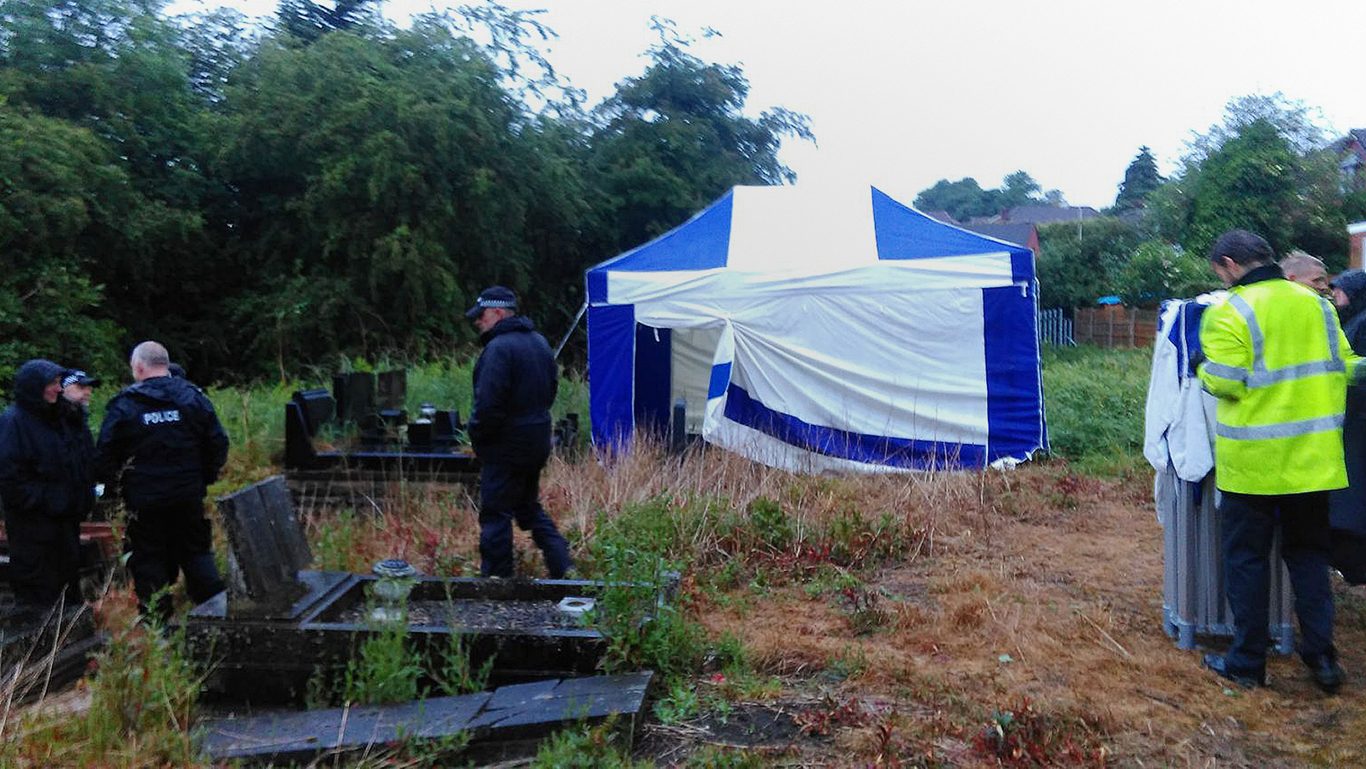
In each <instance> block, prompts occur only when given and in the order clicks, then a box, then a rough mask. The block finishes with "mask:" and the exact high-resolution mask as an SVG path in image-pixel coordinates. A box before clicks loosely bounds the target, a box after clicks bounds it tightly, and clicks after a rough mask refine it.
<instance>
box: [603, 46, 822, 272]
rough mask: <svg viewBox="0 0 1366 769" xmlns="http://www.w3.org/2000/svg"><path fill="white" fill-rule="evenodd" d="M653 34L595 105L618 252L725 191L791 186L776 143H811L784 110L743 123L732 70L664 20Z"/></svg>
mask: <svg viewBox="0 0 1366 769" xmlns="http://www.w3.org/2000/svg"><path fill="white" fill-rule="evenodd" d="M655 29H656V31H657V32H658V33H659V35H660V42H659V44H658V45H656V46H654V47H653V48H652V49H651V51H650V57H651V64H650V66H649V68H648V69H647V70H646V71H645V73H644V74H643V75H641V76H640V77H635V78H627V79H626V80H624V81H622V82H621V83H620V84H618V86H617V92H616V94H614V95H613V96H612V97H611V98H609V99H608V100H607V101H606V102H605V103H604V104H603V105H602V106H601V107H600V108H599V109H598V111H597V118H598V121H599V125H600V127H599V128H598V130H597V131H596V132H595V133H594V135H593V137H592V141H591V143H592V146H593V156H592V164H593V170H594V172H595V173H596V174H597V175H598V178H599V180H600V183H601V185H602V189H603V192H604V194H605V195H607V197H608V208H609V211H608V217H609V220H610V228H611V230H612V231H613V233H614V234H615V245H616V246H617V247H628V246H634V245H637V244H639V243H640V242H642V241H644V240H646V239H648V238H651V237H654V236H656V235H659V234H661V233H663V232H665V231H666V230H668V229H671V228H672V227H675V226H677V225H679V224H682V223H683V222H684V221H685V220H686V219H687V218H688V216H690V215H691V214H692V213H694V212H696V211H697V210H698V209H699V208H701V207H702V206H704V205H706V204H707V203H709V202H711V201H712V200H713V199H715V198H716V197H717V196H718V195H720V194H721V193H722V192H724V191H725V190H727V189H729V188H730V187H732V186H734V185H737V184H781V183H784V182H791V181H794V180H795V179H796V175H795V174H793V173H792V171H791V169H789V168H787V167H786V166H784V165H783V164H782V162H781V161H779V159H778V148H779V147H780V145H781V144H782V140H783V138H784V137H789V136H790V137H795V138H799V139H811V138H812V134H811V130H810V126H809V124H808V120H807V118H806V116H804V115H801V114H798V113H795V112H792V111H789V110H786V109H781V108H775V109H770V110H767V111H765V112H763V113H762V114H761V115H760V116H759V117H758V118H757V119H752V118H749V117H746V116H745V115H744V114H743V109H744V107H745V100H746V98H747V97H748V95H749V81H747V80H746V79H745V76H744V73H743V72H742V71H741V70H740V68H739V67H736V66H723V65H719V64H707V63H705V62H703V61H702V60H701V59H698V58H697V57H696V56H693V55H692V54H691V53H689V51H688V43H689V41H688V40H687V39H685V38H682V37H680V36H678V35H677V34H676V33H675V31H674V29H673V26H672V24H671V23H670V22H667V21H663V20H658V19H656V20H655Z"/></svg>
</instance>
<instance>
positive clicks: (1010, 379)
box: [982, 283, 1048, 462]
mask: <svg viewBox="0 0 1366 769" xmlns="http://www.w3.org/2000/svg"><path fill="white" fill-rule="evenodd" d="M1036 290H1037V289H1036V284H1034V283H1031V284H1030V285H1029V292H1028V293H1026V292H1025V291H1023V290H1021V288H1019V287H1017V286H1005V287H1002V288H987V289H983V290H982V312H983V315H984V317H985V320H986V327H987V329H989V331H988V333H987V334H986V336H985V338H984V339H983V342H984V343H985V344H986V364H987V445H988V447H989V449H990V453H989V455H988V457H987V461H988V462H995V461H996V460H998V459H1003V458H1006V457H1013V458H1016V459H1023V458H1024V457H1027V456H1028V455H1029V453H1030V452H1031V451H1033V450H1034V449H1035V448H1038V447H1043V448H1045V449H1047V448H1048V438H1047V436H1046V435H1044V434H1043V412H1042V408H1043V404H1042V403H1041V392H1042V390H1041V387H1042V384H1041V379H1040V369H1039V350H1038V337H1037V334H1036V331H1035V326H1034V308H1035V304H1034V303H1035V292H1036Z"/></svg>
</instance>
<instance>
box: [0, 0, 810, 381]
mask: <svg viewBox="0 0 1366 769" xmlns="http://www.w3.org/2000/svg"><path fill="white" fill-rule="evenodd" d="M372 8H373V6H371V5H369V4H368V3H367V2H356V1H354V0H352V1H349V2H347V3H338V4H335V5H327V4H323V3H314V2H311V0H285V1H284V2H283V3H282V4H281V7H280V13H279V14H278V16H277V19H276V21H275V23H274V24H273V25H270V26H269V27H267V28H265V29H262V28H259V27H255V26H253V25H251V24H249V23H247V22H246V20H245V19H244V18H243V17H242V16H241V15H240V14H236V13H234V12H231V11H223V10H220V11H215V12H212V13H201V14H197V15H195V16H193V17H188V18H186V19H182V20H181V21H179V22H172V21H169V20H167V19H166V18H165V17H164V15H163V6H162V4H161V2H160V0H7V2H5V3H4V4H3V5H0V99H3V101H0V151H2V152H5V153H7V154H6V155H5V157H4V158H0V170H3V171H4V175H3V176H0V245H3V246H4V247H5V251H6V255H7V257H9V261H7V266H10V265H11V264H12V265H13V269H11V270H9V271H7V272H6V273H5V274H3V275H0V333H2V334H3V337H0V376H3V375H4V374H5V372H6V371H8V370H10V369H12V367H13V365H14V364H16V363H17V362H18V361H19V360H21V359H22V356H27V355H30V354H34V353H37V352H45V351H46V352H49V353H50V354H54V355H55V354H57V353H61V354H62V355H65V356H67V357H68V358H71V359H72V360H71V362H82V363H88V362H89V361H95V360H103V365H111V366H112V365H116V364H114V363H112V362H113V361H117V360H118V359H121V358H122V352H123V350H124V349H126V347H127V345H128V344H130V343H132V342H134V341H137V340H138V339H139V338H147V337H155V338H158V339H160V340H162V341H164V342H167V343H168V346H170V347H171V349H172V352H173V354H174V355H176V357H177V358H178V359H180V360H181V361H182V362H185V363H188V364H190V368H191V371H192V372H194V373H195V374H197V375H199V376H203V377H211V378H212V377H223V376H259V375H260V374H261V373H264V372H267V371H283V370H287V369H294V368H297V367H299V366H301V365H306V364H309V363H327V362H329V361H330V360H331V359H334V356H337V355H348V356H350V355H366V354H370V355H375V354H385V353H399V354H411V355H424V354H428V353H431V352H434V351H445V350H448V349H451V348H452V346H456V345H461V344H465V343H468V342H469V341H470V340H471V338H472V332H471V330H470V329H469V328H468V327H467V324H465V323H464V322H463V319H462V318H461V317H460V311H461V310H462V309H463V308H464V307H465V306H467V303H468V302H469V300H470V298H471V297H472V295H473V294H474V293H475V292H476V291H477V290H478V289H479V288H481V287H482V286H484V285H486V284H489V283H494V282H497V283H504V284H507V285H510V286H512V287H513V288H515V289H517V290H518V291H519V292H521V293H522V295H523V297H524V300H525V303H526V304H527V306H528V309H529V310H530V311H531V312H532V313H533V314H534V315H535V316H536V317H538V318H540V319H542V320H544V321H546V323H547V325H548V326H549V329H548V330H549V332H550V333H552V334H555V333H558V332H559V331H560V330H561V329H562V328H564V327H565V326H566V325H567V323H568V321H569V319H570V318H571V317H572V315H573V314H574V311H575V309H576V308H577V307H578V304H579V302H580V301H581V300H582V280H583V278H582V271H583V269H584V268H585V267H587V266H588V265H589V264H591V263H593V262H594V261H597V260H600V259H602V258H605V257H608V256H611V255H612V254H613V253H614V252H615V251H616V250H617V249H619V248H622V247H624V246H629V245H635V244H636V243H638V242H639V241H641V240H643V239H645V238H647V237H650V236H652V235H654V234H658V233H659V232H660V231H662V230H663V229H666V228H668V227H670V226H673V225H674V224H677V223H678V222H681V221H682V220H683V219H684V218H686V216H687V215H689V214H691V213H692V212H693V211H694V210H696V208H697V207H699V206H700V205H702V204H704V203H706V202H707V201H709V200H711V199H712V198H714V197H716V196H717V195H719V194H720V193H721V192H722V191H724V190H725V189H726V188H728V187H730V186H731V185H734V184H738V183H775V182H782V181H790V180H791V179H792V173H791V171H790V170H789V169H787V168H785V167H784V166H783V165H782V164H781V163H780V162H779V161H778V159H777V151H778V148H779V145H780V143H781V141H782V139H783V138H785V137H791V136H797V137H804V138H809V137H810V132H809V129H808V127H807V123H806V119H805V118H804V117H803V116H801V115H797V114H795V113H792V112H789V111H787V110H783V109H773V110H769V111H767V112H764V113H762V114H761V115H760V117H758V118H748V117H746V116H745V114H744V112H743V109H744V107H745V99H746V96H747V92H748V83H747V82H746V81H745V79H744V76H743V73H742V72H741V71H740V70H739V68H738V67H725V66H720V65H714V64H706V63H704V62H702V61H701V60H699V59H697V58H695V57H693V56H692V55H691V54H689V53H687V52H686V51H685V50H684V49H685V48H686V41H685V40H683V39H682V38H681V37H680V36H678V35H677V34H676V33H674V32H673V31H672V26H671V25H670V24H669V23H668V22H658V23H657V28H658V29H659V31H660V32H661V44H660V45H659V46H657V47H656V48H655V49H653V50H652V51H651V59H652V63H651V66H650V68H649V69H648V70H646V72H645V73H644V74H643V75H641V76H639V77H636V78H630V79H627V80H626V81H623V83H622V85H621V87H620V88H619V90H618V93H617V94H616V96H615V97H613V98H612V99H610V100H608V102H607V103H606V104H605V105H604V106H603V107H602V108H601V109H600V110H598V111H596V112H592V113H589V112H585V111H584V110H583V108H582V107H583V104H582V94H581V93H579V92H578V91H575V90H574V89H572V88H569V87H568V86H567V85H566V84H565V83H563V82H562V81H560V79H559V78H558V76H557V75H556V74H555V73H554V71H553V69H552V68H551V67H550V66H549V64H548V62H546V61H545V59H544V58H543V57H542V56H541V55H540V53H539V52H538V49H537V48H536V44H537V43H538V42H539V41H543V40H545V39H547V38H548V37H550V36H551V35H552V34H553V33H551V32H550V31H549V30H547V29H546V28H544V27H543V26H541V25H540V23H539V22H538V20H537V12H534V11H511V10H508V9H506V8H504V7H502V6H500V5H498V4H497V3H496V2H485V3H484V4H482V5H477V6H473V7H461V8H460V9H459V10H457V11H454V12H447V13H443V14H430V15H427V16H425V17H422V18H420V19H418V20H417V21H416V22H415V23H414V24H413V26H412V28H411V29H408V30H398V29H394V28H392V27H390V26H388V25H386V24H385V23H384V22H383V20H382V19H380V18H379V17H378V16H377V15H376V14H375V13H374V12H373V10H372ZM476 39H478V40H483V41H485V42H483V43H476V42H474V41H475V40H476ZM11 255H13V256H11ZM101 349H107V350H108V355H107V356H106V358H104V359H101V358H99V356H98V355H97V354H96V353H97V351H98V350H101ZM6 367H8V368H6ZM110 373H112V372H110Z"/></svg>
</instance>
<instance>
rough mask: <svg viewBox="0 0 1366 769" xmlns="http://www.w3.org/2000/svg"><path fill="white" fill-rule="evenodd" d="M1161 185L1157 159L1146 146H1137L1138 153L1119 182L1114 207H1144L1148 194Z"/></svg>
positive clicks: (1124, 208)
mask: <svg viewBox="0 0 1366 769" xmlns="http://www.w3.org/2000/svg"><path fill="white" fill-rule="evenodd" d="M1160 186H1162V175H1161V174H1159V173H1158V172H1157V160H1156V159H1155V158H1153V154H1152V151H1151V150H1149V149H1148V148H1147V147H1146V146H1143V147H1139V148H1138V155H1137V156H1135V157H1134V159H1133V160H1132V161H1131V162H1130V163H1129V167H1128V168H1126V169H1124V181H1122V182H1120V183H1119V195H1117V196H1116V197H1115V208H1116V209H1119V210H1126V209H1134V208H1144V207H1145V206H1146V205H1147V202H1148V196H1149V195H1151V194H1152V192H1153V190H1155V189H1157V188H1158V187H1160Z"/></svg>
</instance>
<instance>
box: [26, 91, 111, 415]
mask: <svg viewBox="0 0 1366 769" xmlns="http://www.w3.org/2000/svg"><path fill="white" fill-rule="evenodd" d="M0 180H2V181H0V253H3V254H5V260H6V261H5V269H4V270H3V271H0V383H3V384H0V390H8V387H9V382H10V380H11V378H12V377H13V374H14V371H15V369H16V368H18V366H19V364H21V363H23V362H24V361H25V360H28V359H29V358H35V357H46V358H51V359H53V360H56V361H58V362H60V363H62V364H64V365H69V366H84V367H87V368H90V369H92V370H95V371H99V372H101V373H103V374H104V375H105V376H113V375H114V374H115V373H116V372H117V371H118V370H119V369H120V367H121V366H120V362H119V359H120V357H121V356H120V354H119V352H118V348H117V339H118V335H119V329H118V327H117V326H116V325H115V324H114V323H113V322H112V321H111V320H109V318H108V317H107V315H106V314H105V313H104V311H103V307H102V305H103V293H102V287H101V286H99V285H98V284H96V283H94V282H93V281H92V280H91V278H90V277H89V272H88V271H89V266H90V263H91V262H92V261H93V260H94V259H95V258H96V257H95V254H96V253H97V251H98V246H99V243H100V241H101V240H102V239H103V234H104V233H107V232H109V231H110V229H111V228H112V227H113V226H114V225H115V223H114V222H113V221H111V220H112V219H113V218H114V216H115V214H116V212H117V210H118V208H119V205H120V201H121V199H123V198H125V197H126V196H128V195H129V194H130V193H129V190H128V178H127V176H126V174H124V172H123V171H122V169H121V168H119V166H118V165H117V164H116V162H115V161H114V158H113V157H112V156H111V153H110V152H109V151H108V149H107V148H106V147H105V145H104V144H103V143H102V142H101V141H100V140H99V139H98V138H97V137H95V136H94V135H93V134H92V133H91V132H90V131H88V130H86V129H83V128H78V127H76V126H72V125H70V124H69V123H66V122H64V121H61V120H55V119H52V118H45V117H41V116H37V115H31V114H24V113H22V112H20V111H18V110H15V109H13V108H12V107H9V106H7V105H4V104H3V103H0Z"/></svg>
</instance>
